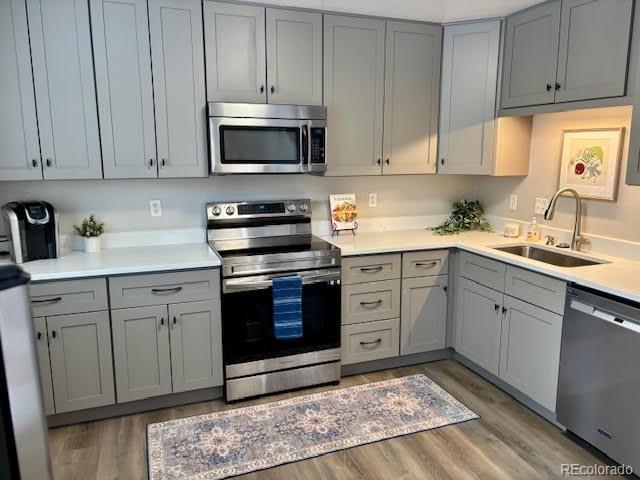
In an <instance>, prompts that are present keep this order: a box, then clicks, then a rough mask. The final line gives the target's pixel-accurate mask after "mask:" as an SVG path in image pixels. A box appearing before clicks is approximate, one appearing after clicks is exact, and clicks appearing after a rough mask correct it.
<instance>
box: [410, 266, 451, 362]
mask: <svg viewBox="0 0 640 480" xmlns="http://www.w3.org/2000/svg"><path fill="white" fill-rule="evenodd" d="M447 279H448V275H438V276H435V277H417V278H404V279H403V280H402V314H401V316H400V353H401V354H402V355H407V354H411V353H421V352H429V351H432V350H439V349H441V348H445V346H446V336H447V282H448V280H447Z"/></svg>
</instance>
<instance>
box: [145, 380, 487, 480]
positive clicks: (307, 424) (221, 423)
mask: <svg viewBox="0 0 640 480" xmlns="http://www.w3.org/2000/svg"><path fill="white" fill-rule="evenodd" d="M475 418H479V417H478V415H476V414H475V413H473V412H472V411H471V410H469V409H468V408H467V407H465V406H464V405H463V404H462V403H460V402H459V401H457V400H456V399H455V398H453V397H452V396H451V395H450V394H449V393H447V392H446V391H445V390H443V389H442V388H441V387H440V386H439V385H438V384H436V383H435V382H434V381H433V380H431V379H430V378H429V377H427V376H425V375H411V376H408V377H402V378H396V379H393V380H386V381H382V382H376V383H367V384H364V385H357V386H353V387H347V388H343V389H338V390H330V391H326V392H321V393H315V394H312V395H302V396H299V397H294V398H290V399H287V400H282V401H278V402H272V403H265V404H262V405H256V406H252V407H244V408H237V409H234V410H227V411H224V412H216V413H210V414H206V415H199V416H195V417H189V418H182V419H179V420H169V421H167V422H160V423H154V424H151V425H148V426H147V448H148V459H149V478H151V479H152V480H161V479H162V480H187V479H188V480H205V479H206V480H214V479H220V478H226V477H231V476H234V475H240V474H243V473H248V472H253V471H256V470H262V469H265V468H269V467H274V466H276V465H281V464H284V463H289V462H295V461H298V460H303V459H305V458H312V457H317V456H319V455H323V454H325V453H329V452H335V451H337V450H343V449H345V448H350V447H355V446H358V445H364V444H366V443H371V442H377V441H379V440H385V439H387V438H392V437H397V436H400V435H407V434H409V433H415V432H419V431H423V430H430V429H432V428H438V427H442V426H445V425H451V424H454V423H459V422H464V421H467V420H472V419H475Z"/></svg>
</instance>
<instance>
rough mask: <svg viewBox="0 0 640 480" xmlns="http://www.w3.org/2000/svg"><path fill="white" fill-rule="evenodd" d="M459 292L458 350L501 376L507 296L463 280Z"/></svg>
mask: <svg viewBox="0 0 640 480" xmlns="http://www.w3.org/2000/svg"><path fill="white" fill-rule="evenodd" d="M456 290H457V291H456V328H455V349H456V351H457V352H458V353H460V354H461V355H463V356H464V357H466V358H468V359H469V360H471V361H473V362H474V363H476V364H478V365H479V366H481V367H482V368H484V369H485V370H487V371H488V372H490V373H492V374H494V375H496V376H497V375H498V373H499V368H500V335H501V329H502V313H501V308H502V302H503V294H502V293H501V292H497V291H495V290H492V289H491V288H488V287H485V286H484V285H480V284H479V283H476V282H474V281H472V280H469V279H466V278H462V277H461V278H459V281H458V282H457V286H456Z"/></svg>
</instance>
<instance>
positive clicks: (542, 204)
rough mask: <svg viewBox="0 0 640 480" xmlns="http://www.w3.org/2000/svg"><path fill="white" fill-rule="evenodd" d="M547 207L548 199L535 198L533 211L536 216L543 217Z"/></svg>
mask: <svg viewBox="0 0 640 480" xmlns="http://www.w3.org/2000/svg"><path fill="white" fill-rule="evenodd" d="M547 207H549V199H548V198H544V197H537V198H536V203H535V206H534V209H533V211H534V213H536V214H537V215H544V212H546V211H547Z"/></svg>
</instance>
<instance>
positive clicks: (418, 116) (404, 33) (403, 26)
mask: <svg viewBox="0 0 640 480" xmlns="http://www.w3.org/2000/svg"><path fill="white" fill-rule="evenodd" d="M441 51H442V27H441V26H436V25H424V24H418V23H411V22H392V21H388V22H387V35H386V55H385V57H386V66H385V92H384V139H383V147H384V153H383V158H384V164H383V167H382V171H383V173H385V174H398V173H435V171H436V155H437V143H438V141H437V139H438V98H439V95H440V56H441Z"/></svg>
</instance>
